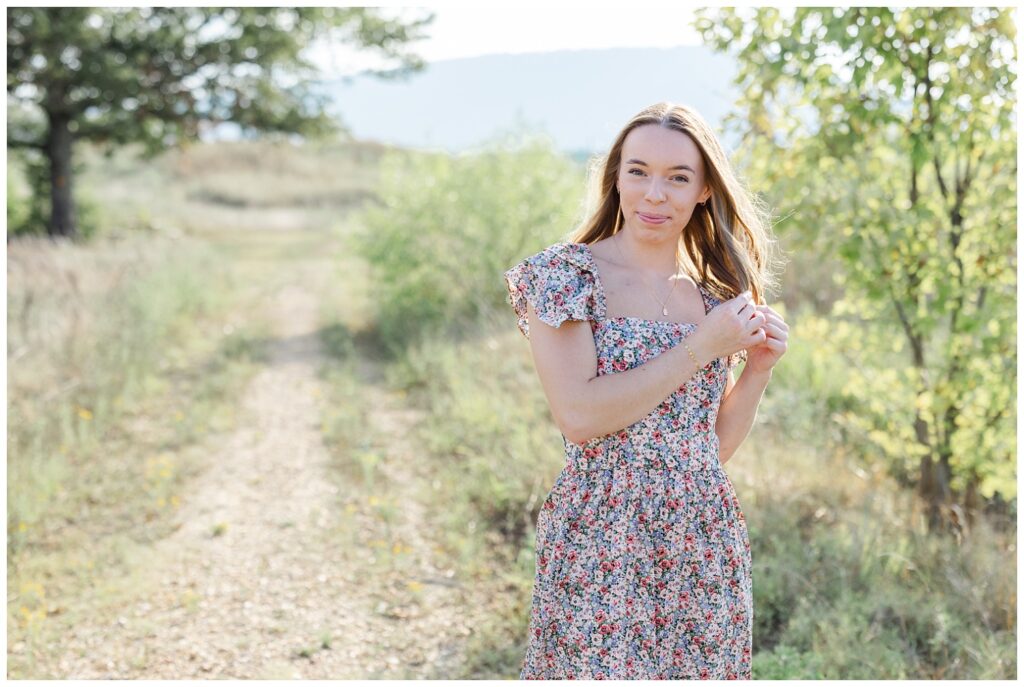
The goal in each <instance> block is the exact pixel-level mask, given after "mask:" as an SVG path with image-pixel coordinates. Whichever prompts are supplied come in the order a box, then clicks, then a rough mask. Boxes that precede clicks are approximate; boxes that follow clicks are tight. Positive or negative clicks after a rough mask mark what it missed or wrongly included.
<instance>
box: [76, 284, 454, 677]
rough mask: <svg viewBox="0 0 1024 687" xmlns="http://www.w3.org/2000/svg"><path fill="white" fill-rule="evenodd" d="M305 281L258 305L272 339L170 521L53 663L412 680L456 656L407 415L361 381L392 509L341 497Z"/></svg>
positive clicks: (96, 672) (447, 580)
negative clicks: (386, 551)
mask: <svg viewBox="0 0 1024 687" xmlns="http://www.w3.org/2000/svg"><path fill="white" fill-rule="evenodd" d="M314 291H315V290H314V289H310V288H307V287H303V286H300V285H298V284H294V285H291V286H287V287H285V288H284V289H282V290H280V291H278V293H277V296H276V298H275V300H274V301H273V302H272V303H271V304H269V306H268V307H272V308H273V313H274V317H273V320H274V322H275V327H276V331H275V338H274V340H273V341H272V342H271V343H270V350H269V359H268V362H267V364H266V367H265V369H263V370H261V371H260V372H259V373H258V374H257V375H256V376H255V378H254V379H253V381H252V382H251V385H250V387H249V388H248V391H247V393H246V394H245V395H244V398H242V399H241V400H240V403H241V404H242V413H241V418H242V419H241V421H240V425H239V429H238V430H237V431H236V432H235V433H234V434H232V435H230V437H229V438H228V439H227V441H222V442H221V443H219V444H218V445H217V446H214V447H210V454H209V463H208V469H207V470H206V471H205V473H204V474H203V475H202V476H201V477H199V478H198V480H197V483H196V484H194V485H193V487H192V488H191V489H190V491H189V496H188V498H187V499H185V500H184V502H183V503H182V507H181V509H180V511H179V512H178V514H177V516H176V517H177V519H178V521H179V523H180V527H179V528H178V529H177V530H176V531H175V532H174V534H173V535H172V536H170V537H168V538H166V539H164V540H162V541H160V542H159V543H158V544H156V545H155V547H154V549H153V550H152V555H151V556H148V557H147V562H146V564H145V566H144V568H143V569H142V570H140V571H137V572H136V574H135V575H133V577H132V580H134V582H132V584H137V585H138V587H139V593H138V594H137V595H132V596H131V598H132V599H134V600H133V602H132V603H129V604H126V605H124V606H123V607H122V608H120V609H118V612H116V613H113V614H112V615H111V614H109V613H97V614H96V617H97V618H101V619H102V620H99V619H98V620H95V621H91V622H87V623H79V624H78V625H76V627H75V629H74V631H73V632H72V634H71V636H69V637H68V638H67V644H66V647H65V650H64V651H62V652H61V659H60V661H59V670H58V671H57V672H58V673H59V675H60V676H62V677H68V678H85V679H104V678H134V679H139V678H148V679H182V678H237V679H246V678H248V679H253V678H330V679H354V678H380V677H390V678H417V677H443V676H444V675H445V673H446V672H447V670H448V668H449V667H451V666H454V665H456V664H457V662H458V661H459V658H460V654H459V651H460V649H459V647H460V646H461V645H462V643H463V642H464V638H465V637H466V636H467V635H468V634H470V630H469V627H470V623H471V622H472V620H471V617H470V616H471V614H470V613H466V612H465V611H464V610H463V609H465V608H466V607H467V604H469V603H470V602H469V599H468V598H467V594H466V591H465V590H464V589H463V587H462V585H461V584H460V583H459V582H458V580H456V579H455V574H454V571H453V570H451V569H449V568H446V567H445V566H444V565H443V564H442V563H440V562H438V561H437V560H436V559H437V558H438V553H437V549H435V546H434V544H433V543H432V542H431V541H430V540H429V537H428V536H427V533H429V532H430V531H431V530H430V527H429V526H428V525H427V524H426V523H424V522H423V521H422V520H421V518H422V517H423V516H422V509H421V508H420V506H419V505H418V501H417V498H422V497H423V496H422V495H423V490H422V488H421V486H420V485H421V484H422V482H418V481H417V480H418V479H419V477H417V475H416V473H415V472H413V471H411V470H409V466H410V465H411V464H415V460H411V461H410V457H411V453H410V447H409V446H408V445H407V444H405V443H404V440H403V439H402V436H403V434H404V430H405V429H407V428H408V427H409V426H410V425H411V424H412V423H415V422H416V421H417V420H418V416H417V415H416V413H415V411H410V410H407V409H404V408H403V407H402V405H401V400H400V399H397V398H395V397H393V396H391V395H390V394H389V393H388V392H387V391H386V390H385V389H383V388H382V387H379V386H375V385H373V384H368V385H367V386H366V388H365V389H364V393H363V394H361V402H364V403H366V404H367V407H369V408H371V409H372V410H371V411H370V413H369V415H368V417H367V423H368V426H367V427H366V431H367V436H368V437H371V438H378V439H379V440H382V441H384V442H385V443H383V444H381V445H380V446H379V448H378V450H379V451H380V453H381V454H382V456H383V461H382V463H381V465H380V471H381V474H383V475H384V476H385V477H386V482H387V491H388V498H389V499H392V500H393V502H394V503H396V504H398V508H397V511H396V515H395V516H394V518H393V519H392V520H391V521H390V522H382V521H381V519H380V518H379V517H375V516H374V512H373V510H372V509H367V508H363V507H354V506H352V505H350V504H353V503H356V502H360V503H361V502H364V501H366V498H365V494H360V493H359V491H360V488H359V486H358V485H352V486H348V487H346V486H345V485H344V483H343V482H342V481H341V480H340V478H339V477H338V473H337V472H336V471H335V472H332V470H331V460H332V458H331V456H330V454H329V452H328V451H327V449H326V448H325V446H324V444H323V440H322V437H321V427H320V423H321V420H322V412H321V411H322V404H323V403H324V399H325V398H327V393H326V390H325V389H324V388H323V382H322V381H321V380H319V379H318V378H317V375H316V372H317V369H318V367H319V366H320V365H321V364H323V363H324V361H325V357H324V350H323V348H322V343H321V340H320V338H319V337H318V335H317V328H318V327H319V326H320V323H318V322H317V320H316V315H317V301H316V296H315V293H314ZM339 485H341V486H339ZM373 541H383V542H387V543H388V545H389V546H390V542H394V541H398V542H401V544H400V545H399V548H398V549H397V551H398V553H399V554H401V555H400V556H398V560H400V561H401V565H394V564H393V561H394V560H395V559H394V558H389V559H388V563H387V564H386V565H385V564H382V560H381V556H380V553H381V552H380V551H379V550H377V551H375V550H374V549H373V548H372V547H371V546H369V544H368V543H369V542H373ZM126 584H127V582H126ZM470 607H471V604H470ZM106 618H111V619H110V620H106Z"/></svg>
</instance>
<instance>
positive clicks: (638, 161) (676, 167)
mask: <svg viewBox="0 0 1024 687" xmlns="http://www.w3.org/2000/svg"><path fill="white" fill-rule="evenodd" d="M626 164H627V165H643V166H644V167H646V166H647V163H646V162H644V161H643V160H637V159H636V158H633V159H631V160H626ZM669 169H685V170H688V171H690V172H693V173H694V174H696V173H697V170H695V169H694V168H693V167H690V166H689V165H676V166H675V167H669Z"/></svg>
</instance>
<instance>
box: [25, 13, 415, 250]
mask: <svg viewBox="0 0 1024 687" xmlns="http://www.w3.org/2000/svg"><path fill="white" fill-rule="evenodd" d="M432 19H433V17H432V16H430V15H427V16H423V17H420V18H417V19H413V20H405V21H398V20H395V19H390V18H387V17H385V16H383V15H381V14H380V13H379V11H377V10H375V9H374V8H360V7H334V8H332V7H325V8H204V7H187V8H166V7H154V8H145V7H143V8H132V9H115V8H110V9H106V8H80V7H59V8H9V9H8V10H7V93H8V102H9V103H11V102H12V100H13V102H14V103H15V104H17V105H25V104H27V105H30V106H31V109H32V110H34V111H35V112H37V113H38V115H39V116H36V117H31V116H30V117H25V116H12V117H10V118H9V124H8V146H9V147H12V148H19V149H24V150H27V151H32V152H33V153H34V157H33V158H31V160H32V162H33V164H31V165H30V166H29V180H30V182H31V183H32V187H33V192H34V195H35V197H36V207H37V208H43V207H45V205H46V204H45V203H43V202H42V199H44V198H45V197H46V196H49V213H48V215H49V216H48V218H46V220H47V226H48V231H49V233H50V234H51V235H62V236H69V237H73V236H75V234H76V217H75V205H74V199H73V194H72V188H73V184H72V154H73V151H74V144H75V142H77V141H84V140H90V141H95V142H100V143H103V144H108V145H110V146H115V145H123V144H128V143H141V144H143V146H144V147H145V150H146V151H148V152H149V153H150V154H153V153H155V152H157V151H159V150H161V149H163V148H165V147H167V146H170V145H174V144H176V143H178V142H180V141H182V140H185V139H189V138H194V137H196V136H197V135H198V133H199V131H200V127H201V126H203V125H204V124H218V123H222V122H233V123H236V124H237V125H239V126H240V127H242V129H243V131H245V132H248V133H254V132H282V133H296V134H300V135H307V136H309V135H318V134H323V133H326V132H328V131H331V130H333V129H334V128H335V127H336V124H335V123H334V122H333V121H332V120H331V119H330V118H329V117H328V116H327V115H326V113H325V111H324V105H325V102H324V97H323V96H321V95H318V94H316V93H315V91H314V89H313V88H311V87H310V83H311V82H310V79H311V78H313V77H315V76H316V73H317V72H316V69H315V68H314V67H313V65H312V64H311V63H310V62H309V61H308V60H307V59H306V58H305V57H304V55H303V50H304V49H305V48H306V47H308V46H309V45H310V43H311V42H312V41H313V40H314V39H316V38H323V39H327V40H337V41H342V42H344V43H345V44H347V45H350V46H352V47H354V48H356V49H367V50H373V51H376V52H378V53H380V54H381V55H382V56H383V57H384V58H386V59H389V60H391V62H392V64H393V65H394V66H393V67H392V68H389V69H386V70H376V73H377V74H378V75H380V76H384V77H392V76H400V75H403V74H407V73H409V72H411V71H414V70H417V69H421V68H422V66H423V62H422V60H420V59H419V58H418V57H417V56H415V55H413V54H411V53H409V52H408V44H409V43H410V42H412V41H414V40H417V39H419V38H422V37H423V36H422V30H423V29H424V28H425V27H426V26H427V25H428V24H429V23H430V22H431V21H432ZM8 111H9V113H11V111H12V108H11V107H10V106H9V107H8Z"/></svg>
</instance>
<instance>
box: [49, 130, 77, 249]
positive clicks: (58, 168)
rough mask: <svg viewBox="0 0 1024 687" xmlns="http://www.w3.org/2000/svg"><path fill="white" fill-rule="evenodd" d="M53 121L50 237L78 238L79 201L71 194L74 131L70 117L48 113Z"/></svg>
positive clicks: (50, 133) (51, 131)
mask: <svg viewBox="0 0 1024 687" xmlns="http://www.w3.org/2000/svg"><path fill="white" fill-rule="evenodd" d="M48 119H49V123H50V131H49V135H48V136H47V139H46V157H47V158H48V159H49V162H50V226H49V227H48V230H49V233H50V236H66V237H68V238H74V237H75V234H76V233H77V230H76V227H75V201H74V197H73V196H72V193H71V144H72V136H71V130H70V129H69V128H68V123H69V122H70V118H69V117H68V116H67V115H64V114H59V113H53V112H50V113H48Z"/></svg>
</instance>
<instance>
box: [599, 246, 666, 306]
mask: <svg viewBox="0 0 1024 687" xmlns="http://www.w3.org/2000/svg"><path fill="white" fill-rule="evenodd" d="M618 239H619V233H618V232H615V233H614V234H612V243H614V244H615V249H616V250H618V251H619V256H620V257H621V258H622V262H623V263H624V264H625V263H627V262H628V261H627V260H626V256H625V255H623V254H622V249H621V248H619V241H618ZM676 272H677V274H674V275H672V276H673V277H674V279H673V280H672V288H671V289H669V292H668V296H666V297H665V300H664V301H659V300H658V296H657V293H656V292H655V291H654V289H652V288H651V287H650V286H649V285H648V284H647V280H646V279H644V276H643V274H641V275H640V281H642V282H643V283H644V286H646V287H647V290H648V291H650V292H651V298H653V299H654V300H655V301H657V303H658V305H660V306H661V314H662V315H664V316H665V317H668V306H667V305H666V304H667V303H668V299H669V298H672V292H673V291H675V290H676V284H678V283H679V279H678V278H677V277H678V270H676Z"/></svg>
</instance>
